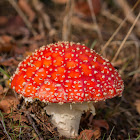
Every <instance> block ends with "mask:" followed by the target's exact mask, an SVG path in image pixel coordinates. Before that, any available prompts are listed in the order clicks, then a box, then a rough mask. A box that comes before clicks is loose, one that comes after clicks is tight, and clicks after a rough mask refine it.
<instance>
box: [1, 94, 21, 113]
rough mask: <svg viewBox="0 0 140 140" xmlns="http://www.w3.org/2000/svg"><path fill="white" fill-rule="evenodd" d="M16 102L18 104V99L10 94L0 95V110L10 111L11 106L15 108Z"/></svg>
mask: <svg viewBox="0 0 140 140" xmlns="http://www.w3.org/2000/svg"><path fill="white" fill-rule="evenodd" d="M17 104H19V100H18V99H17V98H16V97H14V96H12V95H9V96H5V97H4V96H2V95H0V110H1V111H2V112H4V113H10V112H11V108H16V107H17Z"/></svg>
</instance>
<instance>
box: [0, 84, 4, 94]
mask: <svg viewBox="0 0 140 140" xmlns="http://www.w3.org/2000/svg"><path fill="white" fill-rule="evenodd" d="M0 94H3V86H2V85H0Z"/></svg>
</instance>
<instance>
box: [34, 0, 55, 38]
mask: <svg viewBox="0 0 140 140" xmlns="http://www.w3.org/2000/svg"><path fill="white" fill-rule="evenodd" d="M32 5H33V7H34V8H35V10H36V11H37V12H38V14H39V15H40V17H41V18H42V21H43V23H44V26H45V28H46V29H48V30H49V35H50V36H53V35H54V34H55V33H56V30H55V29H54V28H53V27H52V25H51V21H50V17H49V16H48V15H47V14H46V12H45V11H44V10H43V7H44V5H43V4H42V3H41V2H40V1H39V0H32Z"/></svg>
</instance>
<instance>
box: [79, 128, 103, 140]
mask: <svg viewBox="0 0 140 140" xmlns="http://www.w3.org/2000/svg"><path fill="white" fill-rule="evenodd" d="M100 136H101V131H100V128H97V129H95V130H87V129H85V130H83V131H82V132H81V133H80V135H79V136H78V140H96V139H98V138H99V137H100Z"/></svg>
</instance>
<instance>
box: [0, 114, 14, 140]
mask: <svg viewBox="0 0 140 140" xmlns="http://www.w3.org/2000/svg"><path fill="white" fill-rule="evenodd" d="M0 121H1V123H2V126H3V131H4V133H5V134H6V135H7V138H8V139H9V140H12V139H11V137H10V136H9V134H8V132H7V130H6V126H5V123H4V117H3V114H2V112H1V111H0Z"/></svg>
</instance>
